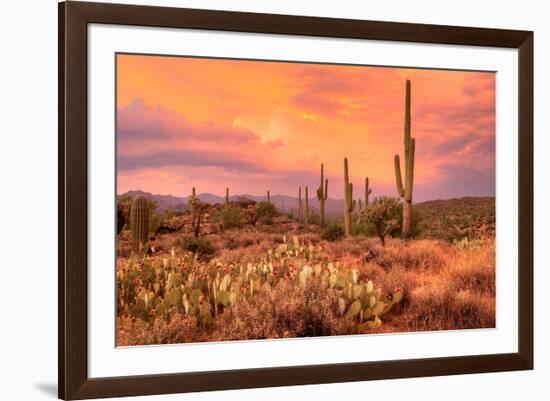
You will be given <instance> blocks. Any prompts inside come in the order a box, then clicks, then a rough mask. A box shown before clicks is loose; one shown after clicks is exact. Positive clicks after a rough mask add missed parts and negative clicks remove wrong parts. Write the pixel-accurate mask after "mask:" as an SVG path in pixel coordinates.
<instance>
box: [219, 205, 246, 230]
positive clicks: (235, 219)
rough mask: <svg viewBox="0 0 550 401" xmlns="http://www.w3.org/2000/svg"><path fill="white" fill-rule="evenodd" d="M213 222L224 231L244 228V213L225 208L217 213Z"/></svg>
mask: <svg viewBox="0 0 550 401" xmlns="http://www.w3.org/2000/svg"><path fill="white" fill-rule="evenodd" d="M213 221H214V223H216V224H218V225H219V226H220V228H221V229H222V230H231V229H235V228H243V227H244V224H245V220H244V217H243V214H242V212H241V211H240V210H239V209H236V208H232V207H224V208H223V209H221V210H219V211H217V212H216V214H215V215H214V217H213Z"/></svg>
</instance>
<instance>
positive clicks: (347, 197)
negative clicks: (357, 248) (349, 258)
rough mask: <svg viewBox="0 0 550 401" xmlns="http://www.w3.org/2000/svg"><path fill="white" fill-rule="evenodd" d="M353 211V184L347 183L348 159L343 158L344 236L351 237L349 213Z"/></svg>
mask: <svg viewBox="0 0 550 401" xmlns="http://www.w3.org/2000/svg"><path fill="white" fill-rule="evenodd" d="M354 209H355V200H354V199H353V184H352V183H351V182H349V169H348V158H347V157H345V158H344V234H345V235H346V237H349V236H350V235H351V212H353V210H354Z"/></svg>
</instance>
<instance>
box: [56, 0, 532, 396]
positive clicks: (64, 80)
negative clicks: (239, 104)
mask: <svg viewBox="0 0 550 401" xmlns="http://www.w3.org/2000/svg"><path fill="white" fill-rule="evenodd" d="M90 23H103V24H121V25H136V26H155V27H171V28H193V29H207V30H219V31H240V32H256V33H275V34H288V35H308V36H324V37H338V38H357V39H374V40H391V41H406V42H417V43H418V42H420V43H442V44H455V45H468V46H490V47H502V48H512V49H517V50H518V53H519V77H518V82H519V99H518V100H519V103H518V105H519V106H518V107H519V108H518V116H519V124H518V136H519V149H518V153H519V195H518V202H519V243H518V247H519V260H518V275H519V333H518V335H519V344H518V350H519V352H517V353H509V354H497V355H472V356H459V357H445V358H429V359H416V360H401V361H384V362H360V363H343V364H330V365H316V366H311V365H310V366H294V367H283V368H262V369H246V370H230V371H216V372H199V373H175V374H163V375H146V376H128V377H106V378H93V379H90V378H89V377H88V373H87V360H88V358H87V346H88V343H87V252H88V250H87V125H86V124H87V25H88V24H90ZM532 368H533V32H530V31H512V30H501V29H485V28H466V27H452V26H438V25H421V24H409V23H393V22H378V21H360V20H347V19H333V18H318V17H298V16H287V15H270V14H252V13H243V12H226V11H210V10H193V9H181V8H167V7H150V6H129V5H120V4H102V3H79V2H65V3H60V4H59V397H60V398H62V399H83V398H98V397H114V396H131V395H148V394H162V393H177V392H190V391H206V390H222V389H238V388H253V387H272V386H286V385H298V384H314V383H335V382H351V381H362V380H376V379H391V378H405V377H420V376H434V375H451V374H464V373H481V372H497V371H510V370H527V369H532Z"/></svg>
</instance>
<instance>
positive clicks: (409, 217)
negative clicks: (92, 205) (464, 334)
mask: <svg viewBox="0 0 550 401" xmlns="http://www.w3.org/2000/svg"><path fill="white" fill-rule="evenodd" d="M125 57H127V58H126V59H121V61H120V62H119V66H121V67H120V68H122V69H123V70H124V66H125V65H126V64H125V63H128V65H127V66H128V68H129V67H132V70H127V71H128V72H127V73H126V75H124V74H122V73H121V72H119V74H122V75H121V76H122V77H131V76H132V73H133V74H135V70H136V69H137V68H144V70H143V71H145V72H143V73H144V74H150V76H151V77H152V78H151V79H152V80H154V81H155V82H157V81H158V85H161V84H162V85H165V84H166V82H170V83H173V84H174V85H179V84H180V82H181V81H182V82H184V84H182V85H183V86H182V87H183V88H185V89H186V90H190V91H192V90H195V92H194V93H195V94H196V96H195V97H190V98H189V99H187V98H185V99H184V100H181V98H180V97H177V98H175V99H176V100H173V99H172V98H171V97H170V96H169V95H166V94H165V93H164V92H162V93H160V94H159V93H157V92H156V86H153V87H151V86H145V84H143V82H145V81H144V80H143V79H141V80H140V81H136V80H135V79H134V80H132V79H130V78H128V79H127V81H128V82H126V81H125V79H120V80H119V82H120V83H119V85H120V88H119V90H120V93H122V95H123V96H122V98H123V100H121V102H122V103H123V104H124V107H122V106H121V107H120V108H119V111H118V122H117V135H118V136H117V138H118V139H117V141H118V154H117V158H118V169H119V170H118V173H117V174H118V175H117V181H118V184H117V188H118V190H117V191H118V195H117V199H116V209H117V212H116V214H117V224H116V226H117V233H116V236H117V237H116V238H117V241H116V252H117V265H116V277H117V300H116V302H117V346H132V345H148V344H175V343H190V342H210V341H235V340H257V339H278V338H293V337H311V336H334V335H355V334H380V333H403V332H421V331H438V330H464V329H481V328H493V327H495V324H496V321H495V319H496V318H495V296H496V266H495V197H494V104H493V103H494V77H493V76H492V75H487V74H485V75H483V74H480V75H475V76H474V75H471V74H472V73H468V72H460V73H453V72H449V71H444V72H430V71H419V72H413V71H411V70H406V71H405V70H399V71H397V72H395V71H393V70H392V69H378V70H376V69H373V70H368V71H367V70H365V71H366V72H365V73H364V74H363V70H357V69H353V68H352V67H337V68H339V69H340V70H334V68H336V67H334V66H322V67H315V68H318V70H312V67H310V66H307V65H306V66H302V67H300V66H298V67H297V66H295V65H292V64H291V63H290V64H284V63H278V64H273V65H270V66H269V68H268V67H266V65H265V64H261V63H256V64H246V63H248V62H246V61H245V62H243V61H239V62H238V63H240V64H238V63H237V62H235V63H237V64H234V66H233V64H231V63H229V64H227V63H228V62H227V61H222V63H224V64H220V61H219V60H217V61H216V60H214V61H210V60H186V59H184V58H183V59H178V60H171V59H163V60H153V61H151V59H150V58H147V57H142V58H138V59H136V58H135V57H132V56H125ZM151 63H153V64H154V65H155V66H156V67H155V68H165V73H166V74H165V75H166V76H170V77H171V78H170V79H168V78H165V76H164V75H159V73H158V71H157V70H156V69H150V66H151V65H152V64H151ZM216 63H217V64H216ZM195 64H196V65H195ZM190 66H192V67H193V68H191V67H190ZM222 66H223V67H226V68H227V71H226V75H224V76H222V75H215V76H210V75H204V74H203V70H204V69H208V68H214V67H216V68H220V67H222ZM231 66H233V67H234V68H233V67H231ZM176 67H177V68H176ZM195 67H196V68H195ZM185 68H188V70H186V71H187V75H182V72H181V71H183V69H185ZM130 71H131V72H130ZM335 71H338V74H336V73H335ZM358 72H361V73H362V74H363V75H361V76H359V75H357V74H358ZM264 73H266V74H267V73H270V74H272V75H271V76H272V79H271V81H277V79H280V80H285V79H289V78H288V77H291V78H292V79H290V82H289V83H284V82H283V83H281V82H279V84H278V85H279V86H277V87H274V88H272V89H273V90H274V92H273V93H274V94H273V95H272V96H273V99H271V98H269V96H268V94H267V92H266V94H264V95H263V97H261V98H257V97H254V96H255V94H253V93H252V92H250V93H248V92H247V90H246V88H244V87H243V86H236V85H235V79H234V77H233V76H232V74H246V75H247V79H256V81H255V82H257V83H258V85H260V84H261V83H262V82H264V81H265V82H268V81H266V80H262V79H263V76H262V74H264ZM193 74H196V75H194V76H193V78H192V77H190V76H191V75H193ZM255 74H256V75H255ZM327 74H328V75H327ZM402 75H414V76H415V77H416V78H417V81H418V82H420V86H421V90H420V92H421V94H420V95H419V96H418V98H419V99H427V100H424V101H422V100H419V103H420V105H419V106H415V103H414V102H413V100H412V99H413V98H412V95H411V93H412V87H413V84H414V83H413V81H412V80H411V79H402V78H401V76H402ZM226 76H227V77H229V78H226ZM327 76H328V77H329V78H327ZM159 77H162V78H159ZM174 77H175V78H174ZM254 77H256V78H254ZM304 77H306V79H304ZM372 77H374V78H372ZM176 78H177V79H176ZM298 78H300V79H298ZM344 78H345V79H344ZM359 78H361V79H364V78H366V79H371V81H369V85H367V86H365V88H366V89H370V90H371V91H372V90H376V91H378V92H377V93H379V95H380V96H387V98H386V100H385V101H384V102H383V104H384V106H383V107H384V110H385V112H384V113H380V112H379V109H378V108H375V111H373V112H370V111H369V113H371V114H369V113H367V114H365V111H364V110H370V109H372V107H371V108H370V109H369V107H366V106H365V105H367V104H373V105H374V104H375V103H372V100H371V98H373V97H374V95H372V96H371V97H368V96H366V97H365V96H364V95H363V94H362V92H358V91H356V90H355V87H354V86H353V85H350V84H349V82H348V81H346V80H355V81H356V82H358V85H363V81H360V80H359ZM327 79H328V80H327ZM163 80H167V81H166V82H165V81H163ZM202 80H205V82H206V83H202V84H201V85H198V84H197V82H198V81H201V82H202ZM213 80H216V84H215V85H214V83H213V82H214V81H213ZM382 80H385V81H384V82H388V83H389V85H390V87H391V90H389V89H388V86H384V85H380V84H379V83H380V82H381V81H382ZM434 80H436V81H437V80H439V81H438V82H443V83H445V85H447V86H445V90H441V89H440V88H438V87H437V86H438V85H435V86H434V83H433V82H432V81H434ZM271 81H269V82H271ZM355 81H354V82H355ZM304 82H306V83H307V85H310V86H311V87H312V88H313V89H314V91H313V93H314V95H315V96H312V95H311V93H310V92H311V91H310V90H309V89H304V85H305V84H304ZM350 82H351V81H350ZM336 83H338V85H336ZM140 85H141V86H143V87H141V86H140ZM162 85H161V86H162ZM135 87H139V91H138V90H137V89H135ZM151 88H153V89H151ZM189 88H191V89H189ZM193 88H194V89H193ZM205 88H207V90H206V89H205ZM280 88H283V89H284V91H283V92H284V93H282V94H281V93H280V92H281V90H280ZM308 88H309V87H308ZM327 88H328V89H327ZM373 88H374V89H373ZM388 90H389V92H390V94H389V95H387V93H388ZM449 91H455V92H452V93H448V92H449ZM134 92H135V93H134ZM145 93H149V96H150V97H151V98H155V99H157V100H155V101H157V102H158V101H160V100H158V99H161V98H162V99H165V101H166V102H181V107H183V108H184V109H185V110H187V111H188V112H191V111H192V110H195V109H196V110H195V112H196V113H198V114H197V115H203V114H204V113H206V114H204V115H207V116H208V118H209V119H214V118H218V119H219V121H225V120H227V121H228V122H229V123H227V124H226V125H223V124H221V123H220V124H218V123H214V122H210V120H208V122H201V123H196V124H195V123H194V122H192V121H191V120H189V119H187V118H185V117H183V114H182V112H174V111H169V110H168V109H166V108H164V106H160V105H157V106H155V107H153V106H148V105H147V104H146V103H145V101H144V100H143V99H142V98H143V97H144V96H145ZM254 93H255V92H254ZM304 93H307V94H308V96H310V97H308V98H307V99H306V100H305V101H304V96H305V95H304ZM336 93H337V94H338V96H340V97H338V96H336ZM213 94H215V96H214V95H213ZM323 94H325V95H326V97H325V98H324V99H325V101H323V102H321V101H319V99H322V98H323ZM456 94H459V95H460V96H461V98H460V101H459V100H457V97H456V96H457V95H456ZM138 95H139V98H138V97H137V96H138ZM352 95H353V96H352ZM201 96H202V97H201ZM228 96H230V97H231V98H232V99H234V103H235V104H241V103H242V105H240V106H238V107H237V106H235V105H233V104H231V103H227V102H226V101H225V99H226V98H227V97H228ZM124 97H125V98H126V100H124ZM444 97H448V98H450V99H451V100H449V102H450V103H449V105H447V104H445V105H444V106H441V99H442V98H444ZM397 98H399V99H397ZM201 99H202V100H201ZM212 99H215V100H219V101H220V105H221V106H220V107H219V108H217V109H214V108H212V101H214V100H212ZM403 99H404V102H403ZM414 99H417V97H415V98H414ZM377 100H379V99H378V98H377ZM202 101H204V104H202V103H201V102H202ZM251 101H252V103H250V102H251ZM428 101H430V102H432V103H431V105H430V104H428V103H426V102H428ZM361 102H363V103H364V105H363V103H361ZM476 102H477V103H476ZM492 102H493V103H492ZM255 103H257V104H255ZM360 103H361V105H358V104H360ZM174 104H176V103H174ZM177 104H180V103H177ZM198 104H200V105H201V106H200V107H199V106H197V105H198ZM472 104H473V105H474V106H475V107H474V106H472ZM263 105H265V110H264V108H262V107H263ZM274 105H278V106H277V107H275V106H274ZM480 105H483V107H481V106H480ZM245 106H246V107H245ZM478 106H479V107H478ZM174 107H175V106H174ZM254 107H257V108H258V110H257V111H256V112H257V116H256V117H254V118H252V117H250V116H249V117H247V118H244V117H243V118H236V117H235V115H237V113H249V114H250V113H251V111H250V110H251V109H252V108H254ZM376 107H380V106H376ZM333 108H334V109H333ZM197 110H198V111H197ZM266 110H268V111H269V112H267V114H266ZM285 110H286V111H285ZM296 110H297V111H296ZM304 110H308V111H310V110H316V112H315V113H314V112H311V113H309V112H308V113H306V112H305V111H304ZM284 113H286V114H285V118H284V121H283V120H281V114H284ZM354 113H355V114H356V115H357V116H356V117H354ZM415 113H416V114H415ZM266 115H267V117H266ZM413 115H418V116H419V120H420V121H419V123H418V126H419V127H420V128H421V129H419V130H418V131H416V130H413V129H412V123H411V119H412V116H413ZM216 116H217V117H216ZM356 118H357V119H358V120H355V119H356ZM323 119H324V120H323ZM281 121H283V122H284V124H282V123H281ZM323 121H325V122H326V124H322V122H323ZM398 121H400V122H401V123H400V124H401V127H400V129H399V128H396V127H397V126H398V124H399V122H398ZM266 124H267V125H266ZM361 124H365V125H361ZM253 126H254V127H255V130H256V131H258V132H260V131H261V132H263V134H259V133H257V132H253V131H252V128H250V127H253ZM333 126H338V127H340V129H341V131H339V132H340V136H338V135H334V134H333V131H332V127H333ZM281 127H282V128H284V129H282V128H281ZM293 127H294V129H293ZM327 127H329V128H330V129H327ZM357 127H359V128H357ZM361 127H367V128H366V129H367V133H368V135H365V134H363V133H362V131H363V128H361ZM346 130H347V131H346ZM378 131H381V132H387V134H378ZM396 131H400V132H399V133H398V134H397V135H395V134H394V132H396ZM464 131H467V133H466V134H465V133H464ZM413 132H418V134H417V135H413ZM262 135H264V136H262ZM348 137H349V138H348ZM344 138H348V141H349V142H346V140H344ZM417 140H418V142H417ZM369 171H370V172H371V173H370V174H369V173H368V172H369ZM354 184H355V186H354ZM171 193H179V194H180V195H179V196H176V195H170V194H171ZM413 199H415V201H413Z"/></svg>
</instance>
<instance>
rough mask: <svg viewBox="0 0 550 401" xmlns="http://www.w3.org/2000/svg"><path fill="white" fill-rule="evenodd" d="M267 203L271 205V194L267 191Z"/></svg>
mask: <svg viewBox="0 0 550 401" xmlns="http://www.w3.org/2000/svg"><path fill="white" fill-rule="evenodd" d="M267 203H271V192H270V191H269V189H268V190H267Z"/></svg>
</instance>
